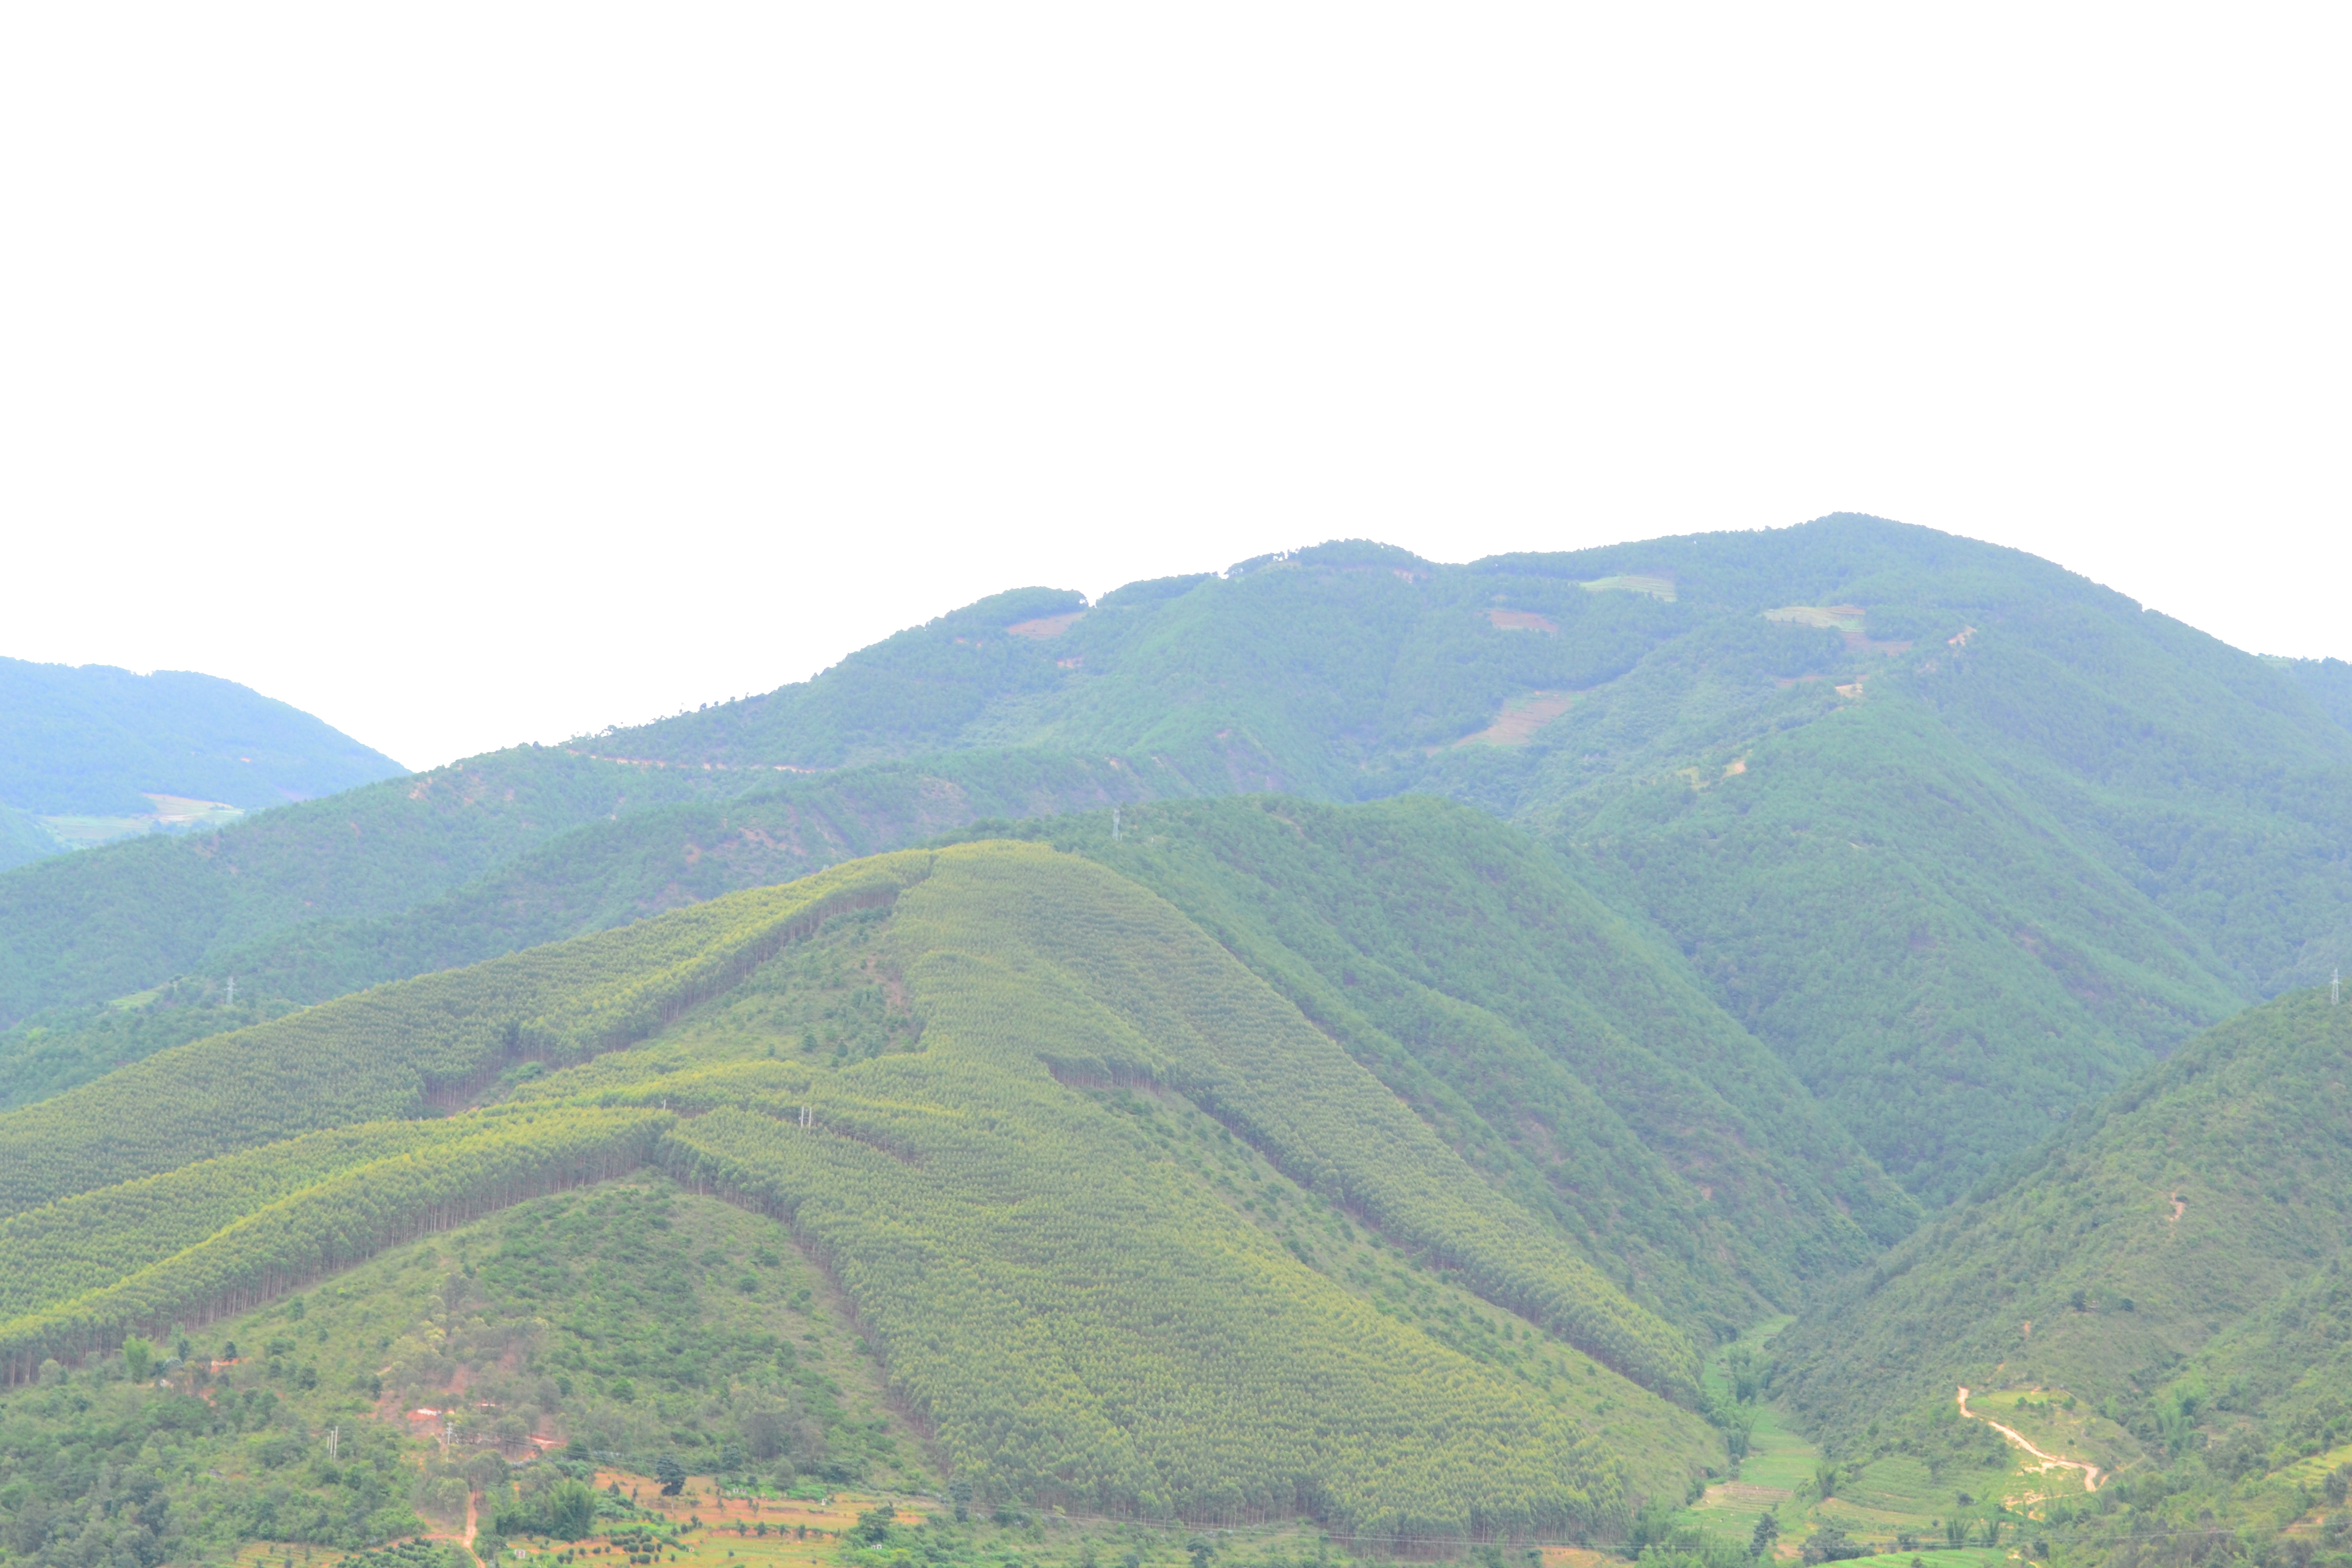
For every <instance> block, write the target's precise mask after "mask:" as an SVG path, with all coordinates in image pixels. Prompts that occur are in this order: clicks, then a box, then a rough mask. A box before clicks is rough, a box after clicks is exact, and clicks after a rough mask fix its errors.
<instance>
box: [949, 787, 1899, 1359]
mask: <svg viewBox="0 0 2352 1568" xmlns="http://www.w3.org/2000/svg"><path fill="white" fill-rule="evenodd" d="M971 832H972V833H974V834H975V835H987V834H992V833H1006V834H1011V835H1014V836H1020V837H1041V838H1047V839H1050V841H1052V842H1053V843H1054V844H1055V846H1056V847H1062V848H1066V849H1072V850H1076V851H1077V852H1079V853H1082V854H1086V855H1087V856H1089V857H1091V858H1096V859H1098V860H1100V861H1102V862H1103V863H1104V864H1105V865H1108V866H1111V867H1113V868H1117V869H1118V870H1119V871H1120V872H1122V873H1123V874H1125V875H1127V876H1129V877H1131V878H1133V879H1135V880H1137V881H1139V882H1141V883H1143V884H1144V885H1146V886H1148V887H1150V888H1151V889H1154V890H1155V891H1157V892H1159V893H1160V895H1161V896H1162V897H1165V898H1167V899H1168V900H1171V902H1173V903H1174V904H1176V905H1177V906H1178V907H1179V908H1181V909H1182V910H1184V911H1185V913H1186V914H1188V915H1190V916H1191V917H1192V919H1193V920H1194V921H1197V922H1198V923H1199V924H1200V925H1201V926H1202V928H1203V929H1205V930H1207V931H1211V932H1212V933H1213V934H1214V935H1215V936H1216V938H1217V940H1218V941H1219V942H1222V943H1223V945H1224V946H1225V947H1226V948H1227V949H1229V950H1230V951H1231V952H1234V955H1235V956H1236V957H1238V958H1240V959H1241V960H1242V961H1243V962H1244V963H1247V964H1248V965H1249V966H1250V967H1251V968H1252V970H1253V971H1255V973H1257V974H1258V975H1260V976H1261V977H1262V978H1263V979H1265V981H1266V982H1267V984H1270V985H1272V986H1273V987H1274V988H1275V989H1276V990H1277V991H1279V992H1280V993H1281V994H1283V995H1284V996H1286V997H1287V998H1288V999H1289V1000H1290V1001H1291V1002H1292V1003H1294V1004H1295V1005H1297V1007H1298V1008H1299V1009H1300V1010H1301V1011H1302V1012H1304V1013H1305V1014H1306V1015H1307V1016H1308V1017H1309V1018H1311V1019H1313V1020H1314V1021H1315V1023H1316V1025H1317V1026H1318V1027H1319V1028H1321V1029H1323V1030H1325V1031H1326V1032H1328V1033H1329V1034H1330V1035H1331V1036H1332V1037H1334V1038H1336V1039H1337V1040H1339V1042H1340V1044H1342V1045H1343V1046H1344V1047H1346V1048H1347V1049H1348V1050H1349V1053H1350V1054H1351V1055H1353V1056H1354V1057H1355V1058H1357V1059H1358V1060H1359V1061H1360V1062H1362V1063H1363V1064H1364V1065H1365V1066H1366V1067H1367V1068H1370V1069H1371V1070H1372V1071H1373V1072H1374V1073H1376V1074H1377V1075H1379V1076H1380V1078H1381V1080H1382V1081H1383V1082H1385V1083H1386V1084H1387V1085H1388V1086H1389V1087H1390V1089H1391V1090H1392V1091H1393V1092H1394V1093H1396V1094H1397V1095H1398V1096H1399V1098H1401V1099H1402V1100H1405V1101H1406V1102H1407V1103H1409V1104H1411V1105H1412V1106H1413V1107H1414V1108H1415V1110H1418V1111H1419V1112H1420V1113H1421V1115H1422V1117H1423V1120H1424V1121H1427V1122H1429V1123H1430V1125H1432V1126H1433V1127H1434V1128H1436V1129H1438V1130H1439V1131H1440V1132H1441V1133H1442V1134H1443V1135H1444V1137H1445V1138H1446V1139H1447V1141H1448V1142H1451V1143H1452V1144H1453V1145H1454V1148H1455V1149H1456V1150H1457V1151H1458V1152H1461V1154H1462V1155H1463V1157H1464V1158H1465V1159H1467V1160H1469V1161H1470V1162H1471V1163H1474V1164H1475V1165H1476V1166H1478V1168H1479V1169H1481V1170H1482V1171H1484V1172H1485V1173H1486V1174H1487V1176H1488V1178H1489V1179H1490V1180H1492V1181H1494V1182H1496V1184H1499V1185H1501V1186H1502V1187H1503V1188H1504V1189H1505V1190H1507V1191H1508V1192H1510V1193H1512V1194H1515V1195H1517V1196H1518V1197H1519V1198H1520V1199H1521V1201H1523V1202H1525V1203H1527V1204H1528V1205H1530V1206H1532V1207H1535V1208H1538V1210H1541V1211H1545V1212H1549V1213H1550V1214H1551V1215H1553V1216H1554V1217H1555V1218H1556V1219H1557V1221H1558V1222H1559V1224H1560V1225H1562V1226H1565V1227H1566V1228H1568V1229H1569V1231H1570V1233H1571V1234H1575V1235H1578V1236H1580V1237H1583V1238H1584V1239H1585V1244H1586V1247H1585V1249H1586V1251H1587V1253H1588V1255H1589V1256H1591V1257H1593V1258H1607V1259H1610V1260H1612V1269H1613V1270H1617V1271H1619V1272H1618V1273H1617V1275H1616V1277H1617V1278H1618V1279H1619V1281H1620V1283H1622V1284H1623V1285H1624V1286H1625V1287H1626V1288H1627V1289H1629V1290H1631V1291H1633V1293H1634V1294H1636V1296H1637V1297H1638V1298H1639V1299H1641V1300H1644V1301H1647V1302H1650V1303H1652V1304H1653V1305H1654V1306H1655V1307H1656V1308H1657V1310H1661V1311H1662V1312H1664V1313H1665V1314H1666V1315H1667V1316H1669V1317H1670V1318H1672V1319H1674V1320H1675V1321H1677V1322H1680V1323H1683V1324H1684V1325H1685V1326H1686V1327H1687V1328H1689V1329H1691V1330H1692V1331H1695V1332H1701V1333H1704V1334H1705V1335H1706V1336H1708V1337H1730V1336H1731V1335H1733V1334H1735V1333H1736V1332H1737V1331H1738V1327H1739V1326H1740V1325H1743V1324H1745V1323H1747V1322H1748V1321H1752V1320H1753V1319H1755V1318H1757V1317H1759V1316H1760V1315H1763V1314H1765V1313H1767V1312H1769V1311H1770V1310H1788V1309H1790V1308H1792V1307H1793V1306H1794V1305H1795V1304H1796V1302H1797V1301H1798V1300H1799V1299H1800V1294H1801V1284H1802V1282H1803V1281H1804V1280H1806V1279H1817V1278H1822V1277H1824V1276H1826V1275H1828V1274H1831V1273H1834V1272H1836V1271H1838V1270H1840V1269H1843V1268H1853V1267H1854V1266H1856V1265H1858V1264H1860V1263H1862V1262H1864V1261H1866V1260H1867V1259H1868V1258H1870V1257H1871V1256H1873V1255H1874V1252H1875V1250H1876V1249H1877V1247H1881V1246H1884V1245H1885V1244H1886V1243H1887V1242H1890V1241H1893V1240H1895V1239H1896V1238H1898V1237H1901V1236H1903V1235H1905V1234H1906V1233H1907V1232H1908V1231H1909V1230H1910V1229H1911V1228H1912V1226H1913V1225H1914V1224H1916V1215H1917V1211H1916V1208H1915V1207H1914V1205H1912V1204H1911V1203H1910V1202H1909V1201H1908V1200H1907V1199H1906V1197H1905V1195H1904V1194H1902V1193H1901V1192H1900V1190H1899V1189H1897V1188H1895V1186H1894V1185H1893V1184H1890V1183H1889V1182H1888V1181H1887V1180H1886V1179H1885V1176H1884V1175H1883V1174H1882V1173H1880V1172H1878V1171H1877V1170H1876V1168H1875V1167H1874V1165H1873V1164H1872V1163H1871V1162H1870V1160H1869V1158H1868V1157H1867V1156H1866V1155H1864V1153H1863V1152H1861V1149H1860V1147H1859V1146H1858V1145H1857V1144H1856V1143H1855V1142H1853V1138H1852V1137H1851V1136H1850V1135H1848V1134H1847V1133H1846V1132H1845V1131H1843V1129H1842V1128H1841V1127H1839V1126H1838V1125H1837V1124H1836V1123H1835V1122H1834V1121H1831V1120H1830V1119H1829V1118H1827V1117H1825V1116H1824V1115H1823V1114H1822V1111H1821V1110H1820V1108H1819V1107H1818V1106H1816V1105H1815V1104H1814V1103H1813V1102H1812V1100H1811V1097H1810V1096H1809V1095H1807V1093H1806V1092H1805V1090H1804V1088H1803V1086H1802V1085H1801V1084H1800V1083H1798V1082H1797V1080H1796V1079H1795V1078H1794V1076H1793V1075H1792V1074H1790V1071H1789V1070H1788V1068H1786V1067H1785V1066H1784V1065H1783V1064H1782V1063H1780V1061H1779V1060H1778V1059H1777V1058H1774V1057H1773V1056H1772V1055H1771V1053H1769V1051H1766V1050H1765V1049H1763V1048H1762V1047H1760V1046H1759V1044H1758V1043H1757V1042H1756V1041H1755V1040H1754V1039H1753V1038H1752V1037H1749V1036H1748V1035H1746V1034H1744V1033H1743V1032H1742V1031H1740V1030H1739V1029H1738V1027H1737V1026H1733V1025H1732V1024H1731V1023H1730V1021H1729V1020H1728V1019H1727V1018H1726V1017H1725V1016H1724V1015H1723V1013H1722V1011H1721V1010H1720V1009H1719V1008H1717V1007H1716V1006H1715V1005H1713V1004H1712V1003H1711V1002H1710V1001H1709V1000H1708V999H1707V997H1706V994H1704V993H1703V991H1701V989H1700V988H1699V986H1698V985H1697V984H1696V981H1695V980H1694V979H1693V978H1692V977H1691V976H1690V975H1689V973H1688V972H1687V969H1686V968H1685V965H1684V964H1683V963H1681V961H1680V957H1679V955H1678V954H1675V953H1673V952H1670V951H1665V950H1662V949H1660V948H1659V947H1658V946H1657V945H1656V944H1655V943H1654V942H1653V940H1652V939H1651V938H1650V936H1649V935H1648V934H1647V933H1646V932H1644V931H1643V930H1641V929H1640V928H1639V927H1637V926H1635V925H1634V924H1633V923H1632V922H1629V921H1626V920H1625V919H1624V918H1623V917H1622V916H1620V915H1618V914H1616V913H1614V912H1613V911H1612V910H1609V909H1608V908H1607V906H1605V905H1603V904H1602V903H1601V902H1600V901H1599V900H1596V899H1595V898H1594V897H1593V896H1592V895H1591V893H1590V892H1589V891H1587V890H1586V889H1584V888H1583V887H1582V886H1581V885H1580V884H1579V883H1578V882H1577V881H1576V880H1575V879H1573V878H1572V877H1570V875H1569V874H1568V868H1567V867H1566V866H1565V865H1563V864H1562V863H1561V862H1560V861H1559V858H1557V857H1555V856H1553V855H1551V854H1549V853H1548V852H1547V851H1545V850H1544V849H1543V848H1542V847H1541V846H1539V845H1538V844H1537V843H1535V842H1533V841H1531V840H1529V839H1528V837H1526V836H1525V835H1523V834H1521V833H1518V832H1517V831H1515V830H1513V829H1511V828H1510V827H1508V826H1505V825H1503V824H1501V823H1498V822H1496V821H1495V820H1494V819H1493V818H1491V817H1488V816H1485V815H1484V814H1483V813H1479V812H1475V811H1473V810H1470V809H1467V808H1465V807H1463V806H1459V805H1452V804H1449V803H1445V802H1441V801H1437V800H1433V799H1430V798H1428V797H1425V796H1415V797H1409V798H1407V799H1403V800H1399V801H1395V802H1391V803H1384V804H1380V805H1363V806H1354V807H1331V806H1320V805H1313V804H1311V803H1308V802H1305V801H1299V800H1296V799H1289V798H1285V797H1279V796H1255V797H1247V798H1244V799H1240V800H1226V801H1216V802H1198V803H1168V804H1161V805H1152V806H1150V807H1148V808H1134V809H1131V810H1129V812H1128V814H1127V816H1126V823H1125V829H1124V832H1123V834H1122V836H1121V837H1120V838H1119V839H1118V841H1116V842H1114V841H1113V840H1112V838H1111V836H1110V823H1109V820H1108V814H1107V813H1097V814H1091V815H1089V816H1083V817H1059V818H1039V819H1034V820H1032V821H1030V822H1027V823H1022V824H1003V825H995V824H984V825H981V826H977V827H975V828H973V829H971Z"/></svg>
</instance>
